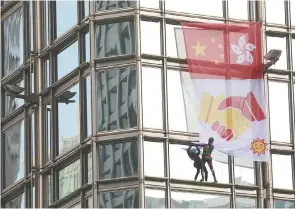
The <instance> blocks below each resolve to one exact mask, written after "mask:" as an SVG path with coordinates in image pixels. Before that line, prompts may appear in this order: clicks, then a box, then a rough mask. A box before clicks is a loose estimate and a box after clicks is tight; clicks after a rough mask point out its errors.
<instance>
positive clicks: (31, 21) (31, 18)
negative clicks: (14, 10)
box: [30, 0, 34, 51]
mask: <svg viewBox="0 0 295 209" xmlns="http://www.w3.org/2000/svg"><path fill="white" fill-rule="evenodd" d="M33 21H34V20H33V1H32V0H30V42H31V43H30V44H31V51H33V50H34V45H33V43H34V37H33V25H34V23H33Z"/></svg>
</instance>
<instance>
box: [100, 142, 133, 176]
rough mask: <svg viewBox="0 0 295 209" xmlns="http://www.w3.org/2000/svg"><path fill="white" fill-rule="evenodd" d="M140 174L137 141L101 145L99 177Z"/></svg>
mask: <svg viewBox="0 0 295 209" xmlns="http://www.w3.org/2000/svg"><path fill="white" fill-rule="evenodd" d="M130 176H138V154H137V141H132V142H122V143H116V144H115V143H114V144H105V145H100V146H99V179H101V180H103V179H114V178H122V177H130Z"/></svg>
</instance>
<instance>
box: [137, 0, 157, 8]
mask: <svg viewBox="0 0 295 209" xmlns="http://www.w3.org/2000/svg"><path fill="white" fill-rule="evenodd" d="M139 3H140V7H147V8H155V9H159V3H160V2H159V0H140V1H139Z"/></svg>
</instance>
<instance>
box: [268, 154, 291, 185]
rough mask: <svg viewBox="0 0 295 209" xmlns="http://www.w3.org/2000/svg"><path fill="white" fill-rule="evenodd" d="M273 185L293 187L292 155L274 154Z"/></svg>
mask: <svg viewBox="0 0 295 209" xmlns="http://www.w3.org/2000/svg"><path fill="white" fill-rule="evenodd" d="M272 179H273V187H274V188H280V189H293V181H292V159H291V155H276V154H273V155H272Z"/></svg>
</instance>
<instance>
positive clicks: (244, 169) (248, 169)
mask: <svg viewBox="0 0 295 209" xmlns="http://www.w3.org/2000/svg"><path fill="white" fill-rule="evenodd" d="M234 162H235V163H234V169H235V183H236V184H239V185H247V186H251V185H254V184H255V170H254V163H253V161H251V160H249V159H246V158H245V159H241V158H235V159H234Z"/></svg>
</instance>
